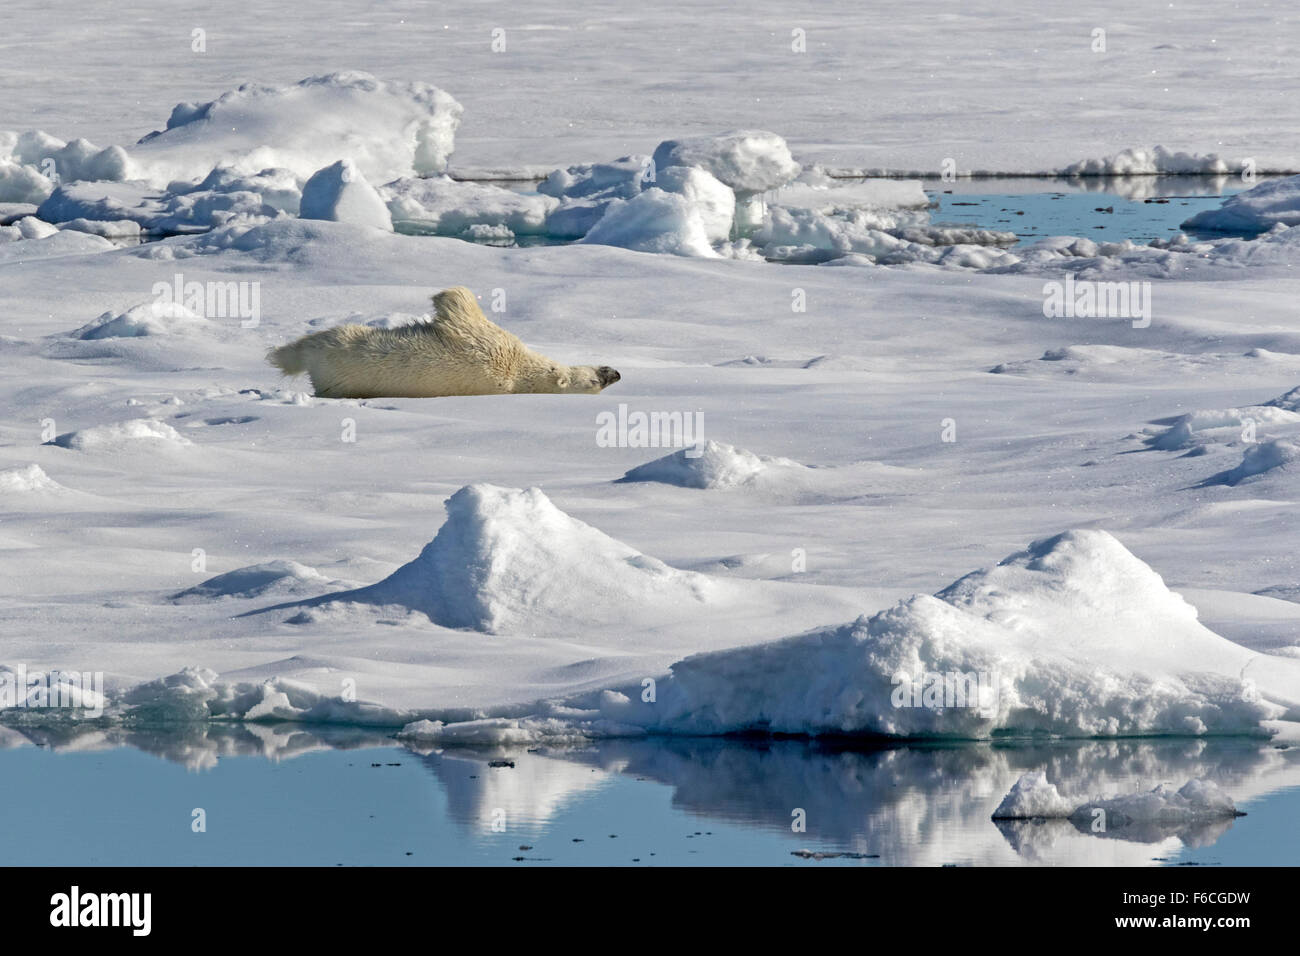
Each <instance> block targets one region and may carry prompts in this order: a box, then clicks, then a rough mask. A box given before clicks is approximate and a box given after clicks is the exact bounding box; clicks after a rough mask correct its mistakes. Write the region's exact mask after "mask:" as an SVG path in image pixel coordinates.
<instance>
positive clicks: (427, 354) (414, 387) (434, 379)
mask: <svg viewBox="0 0 1300 956" xmlns="http://www.w3.org/2000/svg"><path fill="white" fill-rule="evenodd" d="M285 349H293V350H296V357H297V358H298V359H299V361H298V362H296V363H294V364H297V365H298V366H299V367H300V369H301V370H302V371H305V372H307V374H308V375H309V376H310V377H311V383H312V387H313V389H314V390H315V392H316V394H317V395H319V396H320V397H322V398H380V397H393V398H403V397H406V398H434V397H439V396H447V395H495V394H502V393H504V392H507V391H509V390H510V388H509V383H508V382H506V381H503V380H501V377H500V376H499V375H496V374H494V372H495V371H496V370H495V369H494V368H493V367H492V366H491V365H488V364H483V363H478V362H467V361H466V360H465V357H464V356H462V355H460V354H459V353H458V352H456V351H453V350H449V349H448V348H447V347H446V345H445V344H444V343H443V342H442V341H440V339H439V337H438V334H437V332H436V330H435V328H434V326H433V325H432V324H430V323H418V324H415V325H409V326H402V327H400V328H396V329H375V328H371V327H369V326H365V325H340V326H335V327H334V328H332V329H326V330H325V331H323V332H317V333H314V334H313V335H308V336H306V337H305V338H302V339H300V340H298V341H297V342H295V343H292V344H291V345H289V346H285ZM277 351H278V350H277ZM273 361H275V362H276V364H277V365H279V366H280V367H281V368H283V369H284V370H285V371H288V372H292V368H291V364H290V363H291V361H292V360H291V359H285V360H281V359H280V358H279V357H276V358H273Z"/></svg>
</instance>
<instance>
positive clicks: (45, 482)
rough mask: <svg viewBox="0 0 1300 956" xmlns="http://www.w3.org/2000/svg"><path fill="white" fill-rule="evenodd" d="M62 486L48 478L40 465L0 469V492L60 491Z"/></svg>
mask: <svg viewBox="0 0 1300 956" xmlns="http://www.w3.org/2000/svg"><path fill="white" fill-rule="evenodd" d="M61 490H62V486H61V485H60V484H59V483H58V482H57V481H54V480H53V479H52V478H50V476H49V475H47V474H46V473H45V471H44V469H42V468H41V466H40V465H27V466H26V467H21V468H5V469H4V470H2V471H0V492H4V493H6V494H28V493H30V492H37V491H61Z"/></svg>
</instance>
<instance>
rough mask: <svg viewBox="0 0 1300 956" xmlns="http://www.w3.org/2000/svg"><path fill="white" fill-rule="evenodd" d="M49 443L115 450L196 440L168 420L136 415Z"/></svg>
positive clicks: (106, 450)
mask: <svg viewBox="0 0 1300 956" xmlns="http://www.w3.org/2000/svg"><path fill="white" fill-rule="evenodd" d="M50 444H53V445H58V446H59V447H61V448H71V449H74V450H76V451H88V452H114V451H123V450H126V449H128V448H133V447H140V446H153V447H166V446H176V447H184V446H187V445H192V444H194V443H193V442H191V441H190V440H189V439H188V438H185V437H184V436H182V435H181V434H180V432H178V431H176V429H174V428H172V427H171V426H170V425H168V424H167V423H166V422H156V421H154V420H153V419H151V418H134V419H131V420H130V421H126V422H119V423H118V424H115V425H97V426H95V427H94V428H86V429H83V430H82V431H76V432H67V433H66V434H63V435H59V436H58V437H57V438H55V439H54V441H53V442H51V443H50Z"/></svg>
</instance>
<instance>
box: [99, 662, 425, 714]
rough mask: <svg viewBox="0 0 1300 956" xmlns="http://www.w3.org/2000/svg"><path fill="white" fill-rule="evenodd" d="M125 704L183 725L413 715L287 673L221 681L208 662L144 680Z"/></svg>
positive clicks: (124, 698) (126, 697)
mask: <svg viewBox="0 0 1300 956" xmlns="http://www.w3.org/2000/svg"><path fill="white" fill-rule="evenodd" d="M121 703H123V704H125V705H127V706H128V707H129V708H130V712H131V716H132V717H133V718H135V719H138V720H141V721H148V722H150V723H153V724H178V723H180V724H183V723H189V722H203V721H207V720H211V719H222V718H226V719H238V720H249V721H256V720H268V721H275V720H301V721H307V722H337V723H351V724H355V725H358V726H365V725H376V726H390V727H391V726H393V725H395V724H403V725H404V724H406V723H409V722H410V721H411V719H412V717H413V716H414V715H412V714H409V713H407V712H404V711H400V710H393V709H390V708H386V707H381V706H378V705H376V704H371V703H367V702H364V701H354V700H345V699H343V698H342V697H328V696H326V695H324V694H322V693H320V692H319V691H317V690H315V689H314V688H312V687H309V686H307V685H306V684H303V683H300V682H298V681H294V680H289V679H287V678H283V677H274V678H271V679H269V680H261V681H222V680H219V679H218V677H217V674H216V672H215V671H212V670H209V669H208V668H204V667H186V668H184V669H183V670H181V671H179V672H177V673H175V674H169V675H168V676H166V677H160V678H158V679H157V680H152V681H149V682H147V683H144V684H139V685H137V686H135V687H133V688H131V689H130V690H129V691H127V693H126V694H124V695H123V696H122V698H121Z"/></svg>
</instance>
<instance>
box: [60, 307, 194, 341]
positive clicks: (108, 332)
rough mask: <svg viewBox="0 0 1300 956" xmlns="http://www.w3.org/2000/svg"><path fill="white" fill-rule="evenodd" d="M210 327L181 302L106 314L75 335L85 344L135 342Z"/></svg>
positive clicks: (73, 335)
mask: <svg viewBox="0 0 1300 956" xmlns="http://www.w3.org/2000/svg"><path fill="white" fill-rule="evenodd" d="M207 324H208V322H207V319H205V318H204V317H203V316H201V315H198V314H196V313H194V312H192V311H190V310H189V309H188V308H186V307H185V306H184V305H182V304H181V303H179V302H157V301H155V302H145V303H143V304H141V305H135V306H132V307H131V308H129V309H127V310H126V311H125V312H111V311H110V312H105V313H103V314H102V315H101V316H100V317H99V318H97V319H95V321H93V322H91V323H89V324H88V325H83V326H82V327H81V328H79V329H76V330H75V331H73V332H72V333H71V334H72V337H73V338H78V339H82V340H83V341H84V340H91V339H115V338H134V337H136V336H142V335H173V334H185V333H186V332H194V331H200V330H202V329H203V327H204V326H206V325H207Z"/></svg>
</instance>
